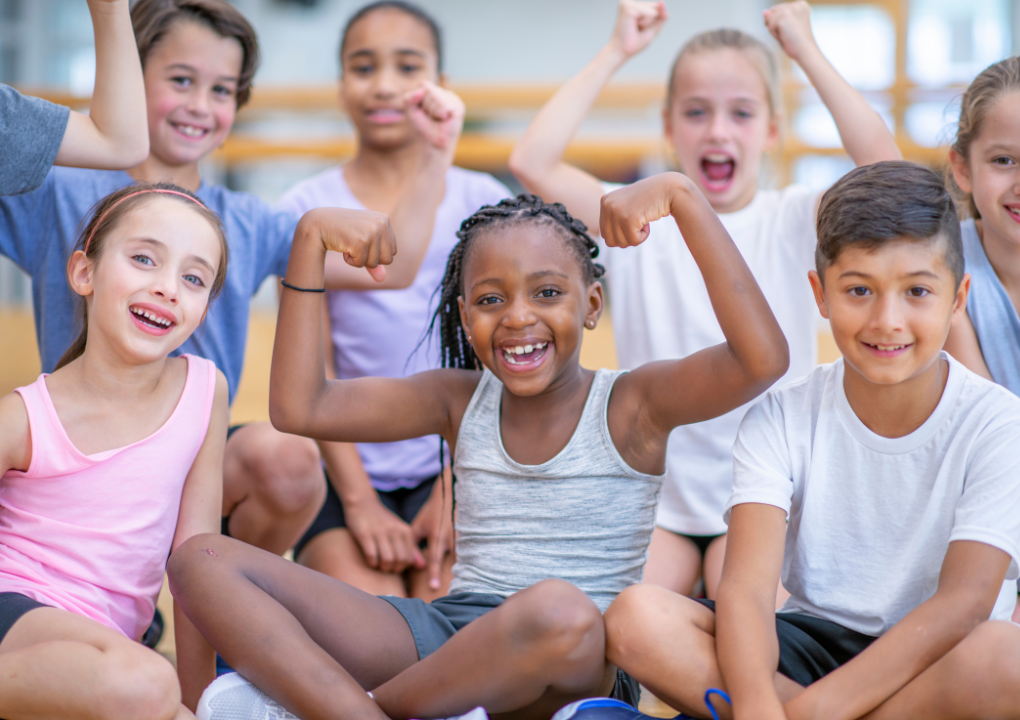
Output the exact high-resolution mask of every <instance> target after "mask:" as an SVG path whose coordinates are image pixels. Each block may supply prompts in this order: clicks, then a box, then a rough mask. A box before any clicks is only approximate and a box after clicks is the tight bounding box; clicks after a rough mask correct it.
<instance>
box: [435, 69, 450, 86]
mask: <svg viewBox="0 0 1020 720" xmlns="http://www.w3.org/2000/svg"><path fill="white" fill-rule="evenodd" d="M446 81H447V78H446V73H444V72H441V73H439V78H438V79H437V80H436V85H438V86H439V87H441V88H443V89H444V90H445V89H446Z"/></svg>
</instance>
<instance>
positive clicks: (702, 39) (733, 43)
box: [666, 28, 783, 117]
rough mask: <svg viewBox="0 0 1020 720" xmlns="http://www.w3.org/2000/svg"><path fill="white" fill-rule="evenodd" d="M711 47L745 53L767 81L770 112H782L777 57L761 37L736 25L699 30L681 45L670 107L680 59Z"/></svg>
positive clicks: (669, 93)
mask: <svg viewBox="0 0 1020 720" xmlns="http://www.w3.org/2000/svg"><path fill="white" fill-rule="evenodd" d="M709 50H737V51H739V52H741V53H743V54H744V56H745V57H746V58H747V59H748V60H749V61H750V62H751V64H752V65H754V67H755V68H756V69H757V70H758V72H759V73H760V74H761V78H762V80H763V81H764V82H765V90H766V95H767V97H768V101H769V112H770V113H771V115H772V117H775V116H776V115H778V114H779V112H780V110H781V109H782V102H783V101H782V94H781V92H780V87H779V67H778V66H777V64H776V58H775V56H774V55H773V54H772V51H771V50H769V49H768V47H767V46H766V45H765V43H763V42H762V41H761V40H759V39H757V38H755V37H752V36H751V35H748V34H747V33H745V32H742V31H740V30H736V29H734V28H719V29H717V30H709V31H707V32H703V33H700V34H698V35H695V36H694V37H692V38H691V39H690V40H688V41H687V43H686V44H685V45H684V46H683V47H682V48H680V52H679V53H677V56H676V60H674V61H673V68H672V70H670V71H669V86H668V87H667V88H666V107H667V108H669V107H671V106H672V104H673V85H674V83H675V82H676V74H677V68H679V67H680V62H681V61H682V60H683V59H684V58H685V57H688V56H690V55H695V54H697V53H700V52H706V51H709Z"/></svg>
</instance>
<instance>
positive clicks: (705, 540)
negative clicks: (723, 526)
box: [677, 533, 726, 560]
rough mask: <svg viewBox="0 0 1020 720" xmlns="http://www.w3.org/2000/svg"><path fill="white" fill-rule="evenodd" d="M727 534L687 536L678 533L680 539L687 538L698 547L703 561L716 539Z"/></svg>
mask: <svg viewBox="0 0 1020 720" xmlns="http://www.w3.org/2000/svg"><path fill="white" fill-rule="evenodd" d="M725 534H726V533H723V534H722V535H685V534H683V533H677V535H679V536H680V537H682V538H687V539H688V540H690V541H691V542H692V543H694V544H695V545H696V546H697V548H698V552H700V553H701V559H702V560H704V559H705V553H707V552H708V546H709V545H711V544H712V543H713V542H715V539H716V538H721V537H722V536H723V535H725Z"/></svg>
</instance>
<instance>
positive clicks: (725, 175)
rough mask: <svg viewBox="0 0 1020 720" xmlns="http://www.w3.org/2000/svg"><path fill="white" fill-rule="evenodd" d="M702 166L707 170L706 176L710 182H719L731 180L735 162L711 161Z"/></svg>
mask: <svg viewBox="0 0 1020 720" xmlns="http://www.w3.org/2000/svg"><path fill="white" fill-rule="evenodd" d="M701 166H702V167H703V168H704V169H705V176H706V177H708V179H709V180H712V181H714V182H719V181H722V180H729V178H730V176H731V175H732V174H733V161H732V160H727V161H726V162H712V161H711V160H704V161H702V163H701Z"/></svg>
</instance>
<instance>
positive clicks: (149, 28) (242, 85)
mask: <svg viewBox="0 0 1020 720" xmlns="http://www.w3.org/2000/svg"><path fill="white" fill-rule="evenodd" d="M183 21H191V22H198V23H202V24H203V25H205V26H206V27H208V28H210V29H212V30H213V31H214V32H216V33H217V34H218V35H219V36H220V37H225V38H233V39H234V40H237V42H239V43H240V44H241V49H242V50H243V51H244V57H243V59H242V60H241V74H240V75H239V76H238V78H237V107H238V108H241V107H242V106H243V105H244V104H245V103H247V102H248V99H249V98H250V97H251V84H252V79H253V78H254V77H255V70H257V69H258V65H259V41H258V37H257V36H256V35H255V30H254V29H253V28H252V26H251V24H250V23H249V22H248V21H247V20H246V19H245V17H244V15H242V14H241V12H240V11H239V10H237V8H235V7H233V6H232V5H230V4H229V3H227V2H225V0H138V2H137V3H135V6H134V7H132V8H131V24H132V26H133V27H134V30H135V42H136V43H138V55H139V57H141V59H142V67H144V66H145V61H146V60H147V59H148V56H149V53H150V52H152V48H153V47H155V46H156V45H157V44H158V43H159V42H160V40H162V39H163V38H164V37H166V33H167V31H168V30H170V28H171V27H173V25H174V24H175V23H178V22H183Z"/></svg>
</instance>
